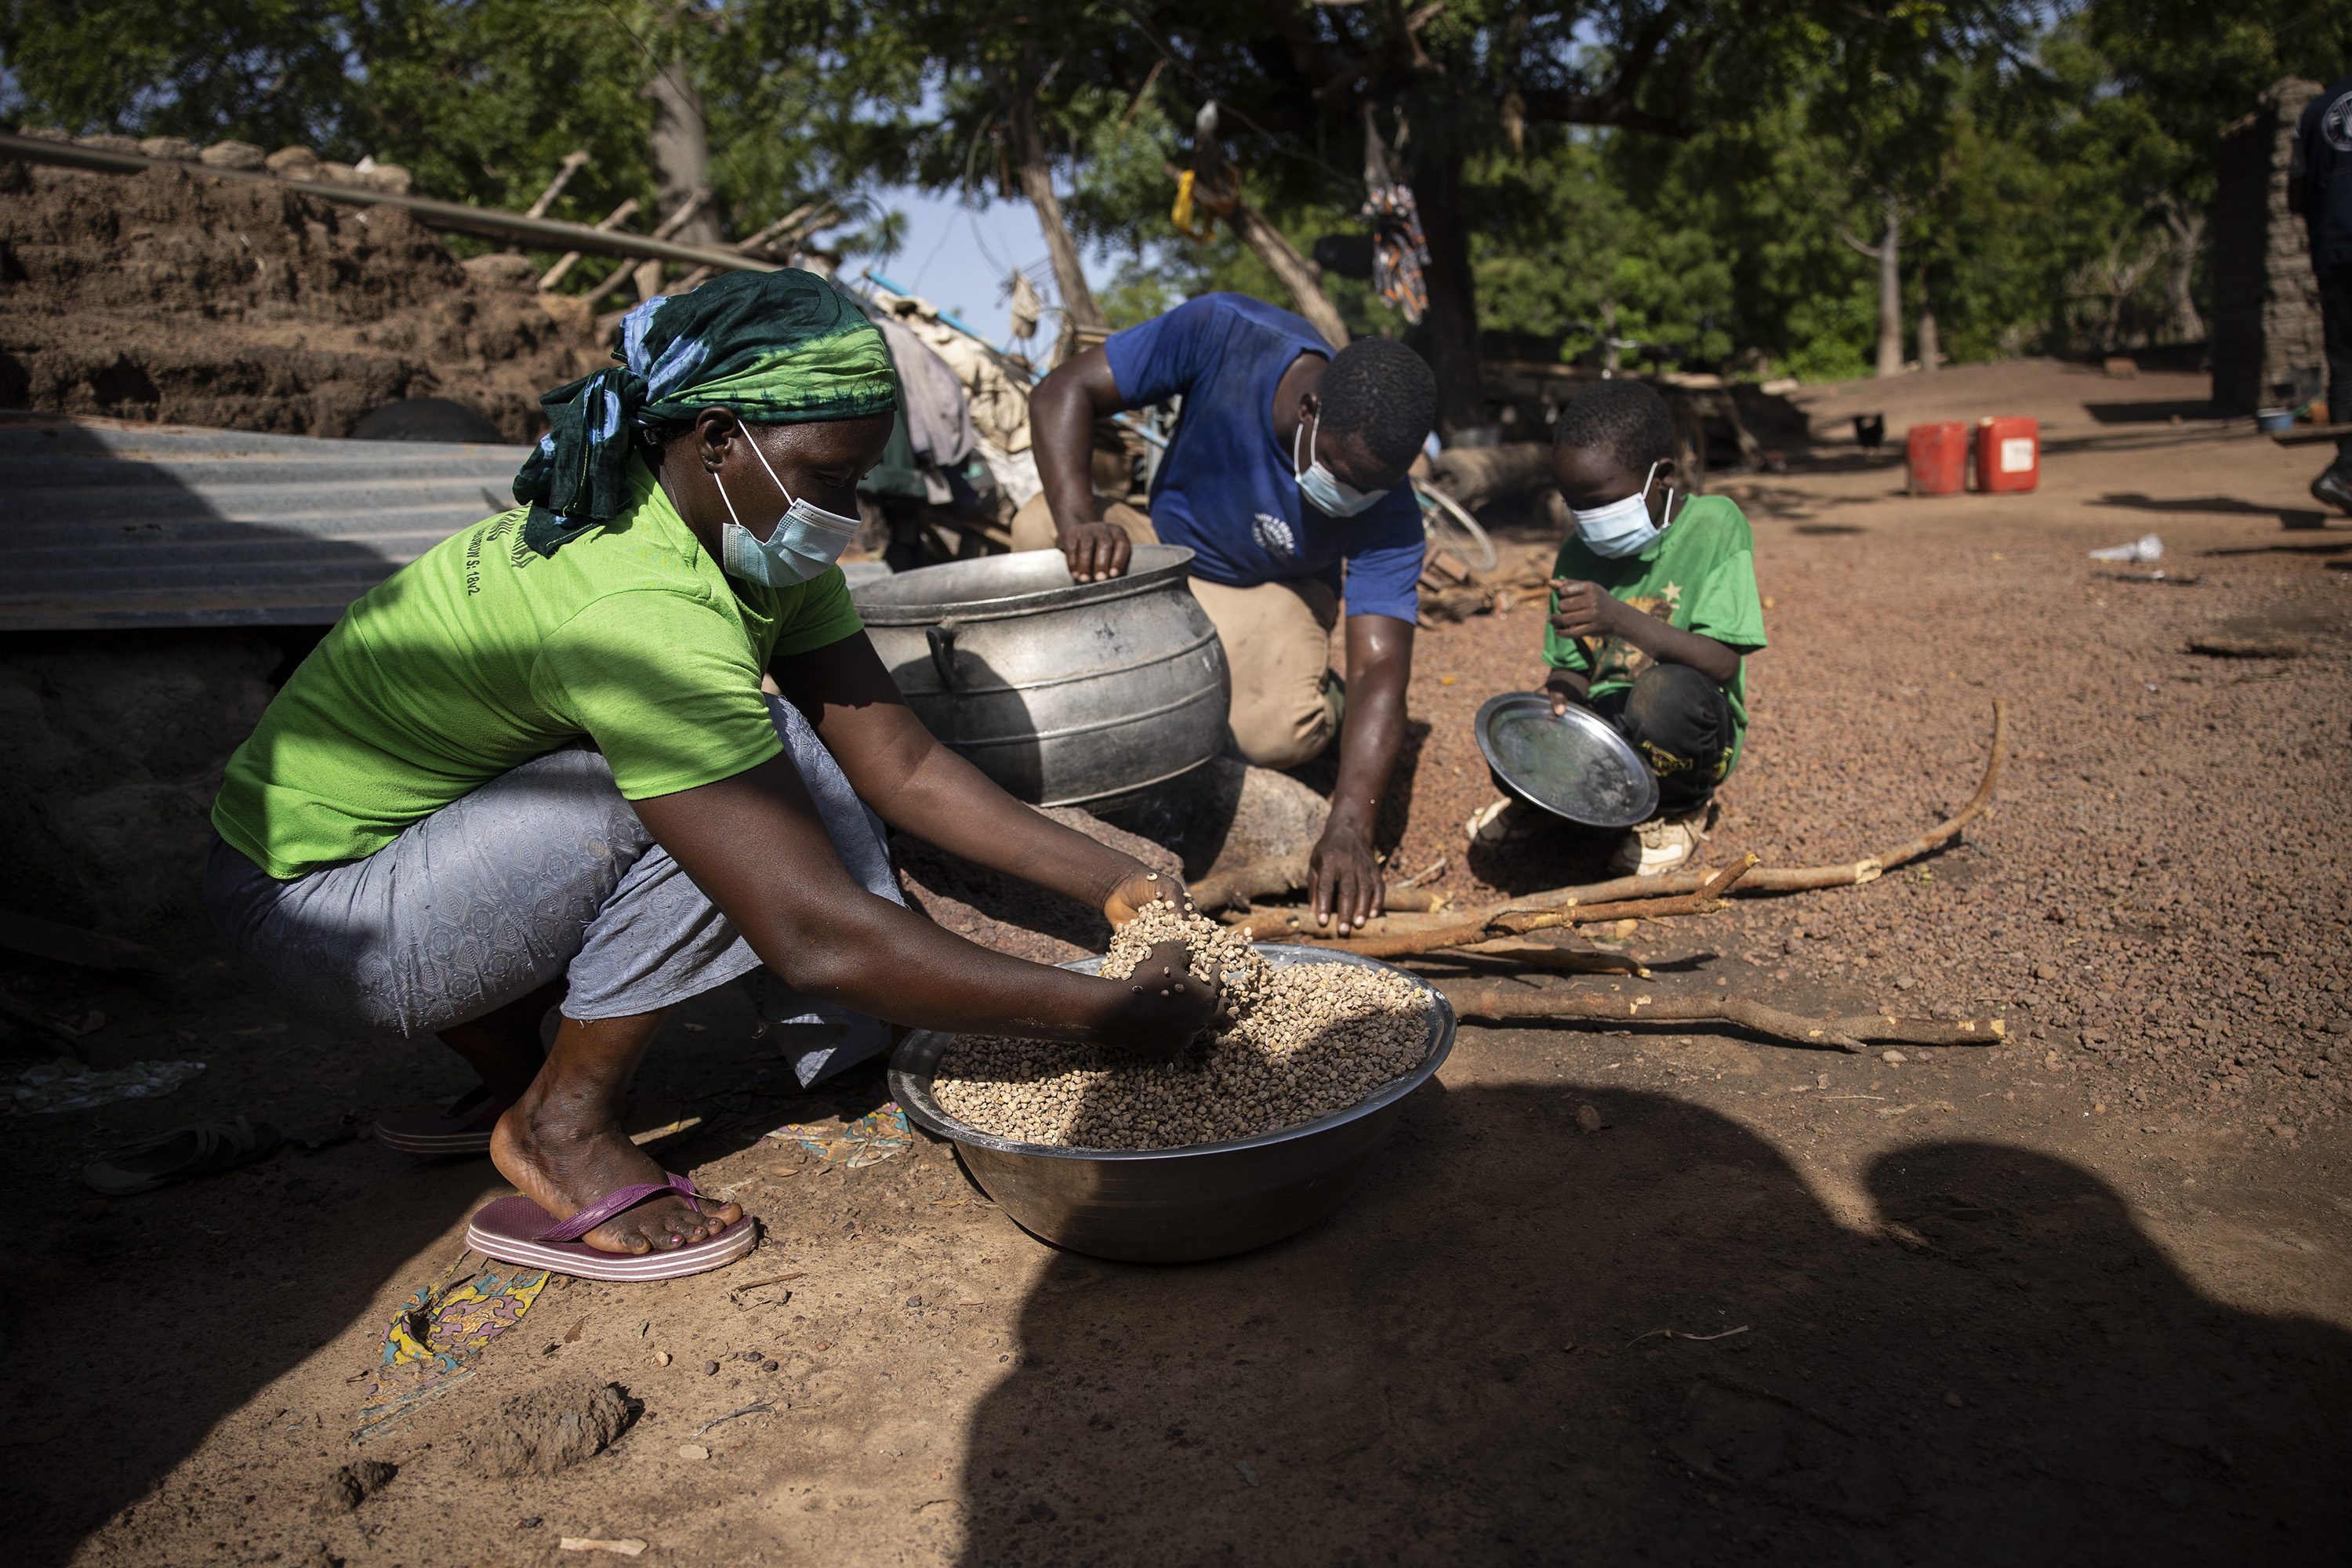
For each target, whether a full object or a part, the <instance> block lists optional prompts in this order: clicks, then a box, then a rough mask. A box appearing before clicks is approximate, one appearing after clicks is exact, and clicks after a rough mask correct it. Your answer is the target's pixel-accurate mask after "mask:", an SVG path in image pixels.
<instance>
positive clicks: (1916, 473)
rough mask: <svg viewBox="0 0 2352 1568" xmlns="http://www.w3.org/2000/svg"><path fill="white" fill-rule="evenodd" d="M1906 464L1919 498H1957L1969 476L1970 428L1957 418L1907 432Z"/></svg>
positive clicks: (1905, 445)
mask: <svg viewBox="0 0 2352 1568" xmlns="http://www.w3.org/2000/svg"><path fill="white" fill-rule="evenodd" d="M1903 461H1904V465H1905V467H1906V468H1908V469H1909V471H1910V475H1911V493H1912V494H1913V495H1915V496H1956V495H1958V494H1959V493H1960V491H1961V490H1962V489H1965V488H1966V486H1967V484H1968V476H1969V427H1968V426H1965V425H1963V424H1961V423H1960V422H1959V421H1958V420H1957V419H1948V420H1941V421H1938V422H1937V423H1936V424H1933V425H1914V426H1911V428H1910V429H1909V430H1907V431H1906V432H1904V436H1903Z"/></svg>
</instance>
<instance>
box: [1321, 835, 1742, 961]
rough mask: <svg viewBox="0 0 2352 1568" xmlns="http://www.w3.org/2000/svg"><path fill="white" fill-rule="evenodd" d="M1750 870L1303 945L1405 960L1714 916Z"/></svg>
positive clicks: (1737, 867) (1730, 869)
mask: <svg viewBox="0 0 2352 1568" xmlns="http://www.w3.org/2000/svg"><path fill="white" fill-rule="evenodd" d="M1755 867H1756V857H1755V856H1753V855H1743V856H1741V857H1740V858H1738V859H1737V860H1735V861H1733V862H1732V863H1731V864H1730V865H1728V866H1726V867H1725V868H1723V869H1722V870H1720V871H1717V873H1715V875H1714V876H1712V877H1710V878H1708V879H1706V882H1705V883H1703V884H1702V885H1701V886H1700V888H1699V889H1698V891H1696V892H1695V893H1688V894H1683V895H1680V896H1668V897H1665V898H1657V899H1637V900H1622V901H1619V902H1616V903H1609V904H1590V905H1587V904H1579V903H1573V902H1570V903H1567V904H1562V905H1560V906H1559V907H1558V908H1556V909H1549V910H1501V911H1500V912H1498V913H1496V914H1493V915H1489V916H1486V917H1485V918H1483V919H1479V920H1468V921H1460V922H1459V923H1457V924H1454V925H1443V926H1434V927H1432V928H1430V929H1428V930H1426V931H1406V932H1402V933H1398V934H1394V935H1388V936H1371V937H1331V938H1322V939H1318V938H1313V937H1309V938H1306V939H1304V940H1306V941H1308V942H1318V941H1319V942H1326V943H1328V945H1330V946H1334V947H1345V948H1346V949H1347V950H1348V951H1349V952H1360V953H1362V954H1364V956H1366V957H1367V958H1410V957H1412V956H1413V955H1414V954H1416V953H1426V952H1443V951H1444V949H1446V948H1450V947H1468V946H1470V945H1471V944H1472V943H1473V942H1485V941H1487V940H1489V939H1490V938H1493V937H1497V936H1525V935H1526V934H1527V933H1528V932H1529V931H1544V930H1548V929H1549V928H1551V927H1554V926H1564V925H1596V924H1598V923H1600V922H1601V921H1617V920H1626V919H1640V920H1652V919H1656V918H1658V917H1661V916H1664V915H1705V914H1713V913H1714V912H1715V911H1716V910H1719V909H1721V908H1722V907H1723V899H1724V896H1725V895H1726V894H1727V893H1728V892H1729V891H1730V890H1731V889H1733V888H1734V887H1736V886H1738V882H1739V879H1741V878H1742V877H1745V876H1747V875H1748V872H1750V871H1751V870H1753V869H1754V868H1755ZM1652 880H1656V879H1652Z"/></svg>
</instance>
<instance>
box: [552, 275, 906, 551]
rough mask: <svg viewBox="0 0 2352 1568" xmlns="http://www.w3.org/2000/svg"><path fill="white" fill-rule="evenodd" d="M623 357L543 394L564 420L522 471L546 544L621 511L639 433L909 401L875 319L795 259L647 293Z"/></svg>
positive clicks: (792, 419) (628, 321)
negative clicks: (724, 413) (678, 289)
mask: <svg viewBox="0 0 2352 1568" xmlns="http://www.w3.org/2000/svg"><path fill="white" fill-rule="evenodd" d="M613 357H614V359H617V360H619V361H620V362H621V363H619V364H618V365H616V366H614V367H613V368H611V369H608V370H600V371H598V372H597V373H596V374H593V375H589V376H583V377H582V378H581V379H580V380H578V381H575V382H572V383H571V384H568V385H564V386H559V387H557V388H556V389H555V390H554V391H553V392H551V393H549V394H548V395H546V396H544V397H542V398H541V399H540V400H539V401H540V406H541V407H542V408H544V409H546V410H547V417H548V421H549V423H550V424H551V425H552V426H554V428H553V429H551V430H550V431H549V432H548V433H547V434H546V435H545V436H542V437H540V441H539V447H538V448H537V449H536V450H535V451H533V452H532V453H531V455H530V458H529V459H527V460H526V461H525V462H524V464H523V466H522V471H521V472H520V473H519V474H517V475H516V476H515V483H514V493H515V499H516V500H519V501H522V502H524V503H526V504H528V505H530V507H531V508H532V509H533V510H532V515H531V523H532V531H531V532H530V534H529V535H527V537H528V538H529V540H530V543H531V544H532V545H533V547H534V548H536V549H539V550H540V551H541V552H542V553H545V554H552V553H554V552H555V551H556V550H558V549H561V548H562V545H563V544H564V543H565V542H567V540H568V538H569V537H570V536H571V535H572V534H573V533H576V532H577V531H579V527H584V526H585V525H586V524H587V523H588V522H591V521H597V520H601V519H604V518H609V517H612V516H614V515H615V514H617V513H618V512H619V511H620V510H621V508H622V506H623V505H624V504H625V502H626V500H627V495H626V488H627V487H626V485H625V482H624V479H625V474H626V471H627V467H628V458H629V447H630V445H631V443H632V442H634V441H635V438H636V435H637V432H638V431H640V430H646V429H651V428H655V427H657V426H664V425H682V424H685V423H687V422H688V421H690V420H691V419H693V417H694V416H695V415H696V414H697V413H698V412H700V411H701V410H702V409H705V408H712V407H718V408H725V409H728V410H730V411H731V412H733V413H734V414H735V415H736V416H738V417H740V418H741V419H744V420H746V421H748V422H750V423H751V424H754V425H790V424H801V423H805V422H808V421H812V420H819V419H858V418H863V417H864V416H866V415H868V414H881V413H885V412H887V411H888V410H890V409H892V408H895V407H896V406H898V377H897V376H896V375H895V374H893V373H892V371H891V368H890V353H889V351H888V350H887V348H885V347H884V346H883V342H882V334H881V333H880V332H879V331H876V330H875V326H874V323H873V322H871V321H867V320H866V317H865V315H864V313H863V312H862V311H860V310H858V309H857V308H856V306H855V305H853V304H851V303H850V302H849V301H848V300H845V299H844V298H843V297H842V296H841V294H840V292H839V291H838V290H836V289H835V288H834V287H833V285H832V284H830V283H828V282H826V281H825V280H824V279H822V278H819V277H817V276H816V275H815V274H814V273H813V272H804V271H802V270H800V269H798V268H784V269H783V270H782V271H779V272H730V273H729V274H727V275H726V276H725V277H723V278H714V279H711V280H710V281H709V282H708V283H705V284H704V285H703V286H702V287H701V288H699V289H693V290H692V291H690V292H688V293H685V294H664V295H659V296H656V298H654V299H651V300H646V302H645V303H644V304H642V305H639V306H638V307H637V308H636V309H635V310H631V311H630V312H629V313H628V315H627V316H625V317H624V318H623V319H622V321H621V341H620V344H619V346H618V347H616V348H615V349H614V351H613ZM543 512H544V513H553V514H561V517H560V519H558V518H551V517H546V516H543V515H542V513H543ZM566 523H570V524H574V525H578V526H575V527H572V528H570V529H568V530H567V529H566V528H565V527H564V524H566Z"/></svg>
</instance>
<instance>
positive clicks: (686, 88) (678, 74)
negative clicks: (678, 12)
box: [636, 60, 719, 300]
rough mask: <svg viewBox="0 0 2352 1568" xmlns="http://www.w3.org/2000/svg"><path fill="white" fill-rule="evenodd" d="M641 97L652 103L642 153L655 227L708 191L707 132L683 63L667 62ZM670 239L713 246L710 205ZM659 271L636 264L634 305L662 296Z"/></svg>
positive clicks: (714, 219)
mask: <svg viewBox="0 0 2352 1568" xmlns="http://www.w3.org/2000/svg"><path fill="white" fill-rule="evenodd" d="M646 96H647V97H648V98H651V99H652V100H654V129H653V134H652V136H651V137H650V138H648V139H647V142H646V152H647V153H650V154H651V155H652V160H653V165H654V183H655V193H656V194H655V200H654V217H655V219H656V222H657V223H658V221H659V220H661V219H664V218H667V217H668V216H671V215H672V214H673V213H676V212H677V210H678V209H679V208H680V207H682V206H684V205H686V204H687V203H688V202H690V201H692V200H694V199H695V193H696V192H698V191H702V190H705V189H707V188H708V187H709V184H710V132H709V126H708V125H707V124H706V123H705V122H704V121H703V117H702V90H701V89H699V88H698V87H696V86H695V85H694V78H693V77H692V76H691V75H689V74H688V70H687V66H686V62H685V61H683V60H672V61H670V63H669V64H667V65H666V66H664V67H662V68H660V69H659V70H657V71H656V72H654V75H653V79H652V81H650V82H648V83H647V84H646ZM672 237H673V238H675V239H677V240H678V241H680V242H681V243H683V244H687V245H712V246H715V245H717V244H719V215H718V213H717V212H716V211H714V210H713V204H712V203H710V202H709V201H708V200H706V201H704V202H703V203H702V205H701V206H700V208H699V210H698V211H697V212H696V213H695V214H694V216H692V217H689V218H688V219H687V221H686V222H685V223H683V224H680V225H679V226H677V230H676V231H675V232H674V234H673V235H672ZM662 267H663V264H662V263H661V262H658V261H643V262H639V263H638V264H637V268H636V285H637V298H638V299H640V300H650V299H652V298H653V297H654V296H655V295H656V294H658V293H660V292H661V291H662Z"/></svg>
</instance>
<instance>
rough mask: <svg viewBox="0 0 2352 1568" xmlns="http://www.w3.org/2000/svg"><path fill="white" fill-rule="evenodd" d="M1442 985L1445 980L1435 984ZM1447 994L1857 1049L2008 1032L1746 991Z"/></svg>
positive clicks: (1460, 1002) (1981, 1038) (1968, 1040)
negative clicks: (1842, 1012)
mask: <svg viewBox="0 0 2352 1568" xmlns="http://www.w3.org/2000/svg"><path fill="white" fill-rule="evenodd" d="M1440 989H1441V990H1443V989H1444V988H1443V987H1440ZM1445 998H1446V1000H1447V1001H1449V1002H1451V1003H1453V1004H1454V1012H1455V1013H1457V1014H1459V1015H1460V1016H1463V1017H1465V1018H1496V1019H1502V1018H1557V1019H1560V1020H1562V1021H1565V1022H1573V1023H1592V1024H1736V1025H1738V1026H1739V1027H1741V1028H1743V1029H1747V1030H1749V1031H1751V1032H1753V1033H1755V1034H1759V1035H1762V1036H1764V1037H1767V1038H1769V1039H1775V1040H1780V1041H1781V1042H1783V1043H1784V1044H1787V1045H1791V1046H1807V1047H1822V1046H1831V1047H1836V1048H1837V1049H1839V1050H1842V1051H1845V1052H1848V1053H1849V1054H1857V1055H1858V1054H1860V1053H1861V1052H1863V1051H1865V1050H1867V1049H1869V1047H1870V1044H1871V1043H1872V1042H1876V1041H1898V1042H1900V1043H1902V1044H1904V1045H1921V1046H1997V1045H2000V1044H2001V1043H2002V1041H2003V1040H2004V1039H2005V1038H2006V1036H2007V1026H2006V1024H2005V1023H2004V1021H2003V1020H2001V1019H1999V1018H1989V1019H1974V1018H1969V1019H1960V1020H1958V1021H1956V1022H1953V1023H1949V1024H1947V1023H1942V1022H1939V1021H1938V1020H1937V1019H1934V1018H1895V1017H1890V1016H1885V1015H1882V1014H1876V1013H1870V1014H1864V1015H1862V1016H1856V1017H1850V1018H1806V1017H1801V1016H1799V1015H1797V1014H1794V1013H1785V1012H1782V1011H1781V1010H1780V1008H1778V1007H1768V1006H1766V1005H1764V1004H1763V1003H1761V1002H1753V1001H1749V1000H1748V998H1746V997H1744V996H1694V997H1687V998H1682V997H1669V998H1666V999H1664V1000H1656V999H1654V998H1651V997H1648V996H1632V997H1626V996H1596V995H1593V994H1590V993H1586V994H1577V995H1563V994H1559V993H1558V992H1547V991H1535V990H1528V989H1525V988H1515V989H1512V990H1501V989H1492V990H1484V991H1447V992H1446V993H1445Z"/></svg>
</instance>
